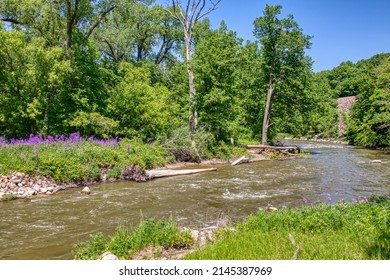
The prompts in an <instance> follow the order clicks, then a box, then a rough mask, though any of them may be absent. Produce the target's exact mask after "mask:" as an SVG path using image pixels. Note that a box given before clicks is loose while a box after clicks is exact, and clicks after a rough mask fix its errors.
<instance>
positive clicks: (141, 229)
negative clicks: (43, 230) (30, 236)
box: [73, 218, 193, 260]
mask: <svg viewBox="0 0 390 280" xmlns="http://www.w3.org/2000/svg"><path fill="white" fill-rule="evenodd" d="M192 242H193V240H192V237H191V235H190V233H188V232H183V231H179V230H178V229H177V227H176V224H175V222H174V221H173V220H172V218H170V219H168V220H163V219H161V220H153V219H147V220H141V222H140V224H139V225H138V226H137V227H135V228H133V229H131V228H127V227H124V226H119V227H118V228H117V229H116V231H115V232H114V234H113V235H111V236H108V237H107V238H105V237H104V235H103V234H102V233H97V234H94V235H92V236H91V237H90V239H89V240H87V241H85V242H82V243H79V244H76V245H75V247H74V250H73V255H74V258H75V259H79V260H86V259H98V258H99V256H100V255H101V254H102V253H104V252H106V251H109V252H111V253H113V254H115V255H116V256H117V257H118V258H120V259H131V258H132V256H133V254H134V253H135V252H137V251H139V250H142V249H144V248H146V247H148V246H154V247H186V246H190V245H191V244H192Z"/></svg>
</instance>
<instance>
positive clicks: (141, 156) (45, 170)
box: [0, 139, 167, 183]
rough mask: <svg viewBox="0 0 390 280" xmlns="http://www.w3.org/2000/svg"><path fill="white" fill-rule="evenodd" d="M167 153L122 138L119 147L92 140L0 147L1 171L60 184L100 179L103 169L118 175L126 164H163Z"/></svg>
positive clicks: (158, 147) (136, 140)
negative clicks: (34, 176) (39, 177)
mask: <svg viewBox="0 0 390 280" xmlns="http://www.w3.org/2000/svg"><path fill="white" fill-rule="evenodd" d="M166 156H167V155H166V152H165V150H164V149H163V148H162V147H160V146H159V145H157V144H155V145H153V147H151V146H150V145H149V144H147V143H142V142H141V141H140V140H139V139H132V140H128V139H123V140H122V141H121V142H120V143H119V144H117V145H116V146H114V145H107V146H104V145H101V144H97V143H95V142H93V141H83V142H81V143H78V144H68V143H66V142H64V143H52V144H40V145H36V146H29V145H22V144H19V145H13V146H11V145H10V146H7V145H6V146H4V147H1V146H0V173H1V174H10V173H12V172H13V171H19V172H25V173H28V174H31V175H43V176H51V177H52V178H54V179H55V180H56V181H57V182H59V183H63V182H82V181H91V180H92V181H99V180H100V177H101V170H102V169H108V171H107V172H108V174H107V175H108V177H109V178H110V177H112V178H119V176H120V174H121V171H122V169H123V168H125V167H126V166H135V165H139V166H140V167H141V169H142V170H145V169H150V168H153V167H158V166H163V165H165V164H166Z"/></svg>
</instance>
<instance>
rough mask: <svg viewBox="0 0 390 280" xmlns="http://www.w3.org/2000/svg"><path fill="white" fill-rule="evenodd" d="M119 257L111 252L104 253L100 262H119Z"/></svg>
mask: <svg viewBox="0 0 390 280" xmlns="http://www.w3.org/2000/svg"><path fill="white" fill-rule="evenodd" d="M117 259H118V257H117V256H115V255H114V254H113V253H111V252H104V253H103V254H102V255H101V256H100V257H99V260H102V261H108V260H111V261H113V260H117Z"/></svg>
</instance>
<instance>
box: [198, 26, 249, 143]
mask: <svg viewBox="0 0 390 280" xmlns="http://www.w3.org/2000/svg"><path fill="white" fill-rule="evenodd" d="M240 43H241V42H239V40H238V39H237V38H236V35H235V33H234V32H232V31H228V30H227V27H226V25H224V24H223V23H222V24H221V27H220V28H219V29H218V30H215V31H213V32H210V33H209V35H208V37H207V38H206V39H205V40H202V41H201V42H199V43H198V44H197V46H196V55H195V57H194V62H193V63H194V70H195V72H196V74H197V90H198V94H197V106H198V111H199V115H200V118H199V123H200V124H201V125H203V126H205V127H207V129H208V130H209V131H211V132H212V133H213V134H214V136H215V138H216V140H225V141H226V140H228V139H229V138H230V137H234V136H235V135H234V131H233V127H232V124H233V123H234V120H235V117H236V112H235V109H236V108H237V107H238V106H237V99H236V96H237V95H236V89H235V81H236V71H235V69H236V68H237V64H238V59H239V57H238V56H237V53H238V51H239V49H240V47H241V44H240Z"/></svg>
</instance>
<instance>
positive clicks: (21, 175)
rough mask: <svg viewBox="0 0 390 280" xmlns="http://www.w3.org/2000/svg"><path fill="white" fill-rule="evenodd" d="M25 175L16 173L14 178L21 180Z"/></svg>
mask: <svg viewBox="0 0 390 280" xmlns="http://www.w3.org/2000/svg"><path fill="white" fill-rule="evenodd" d="M25 175H26V174H24V173H22V172H16V173H15V176H16V177H19V178H23V177H24V176H25Z"/></svg>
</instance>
